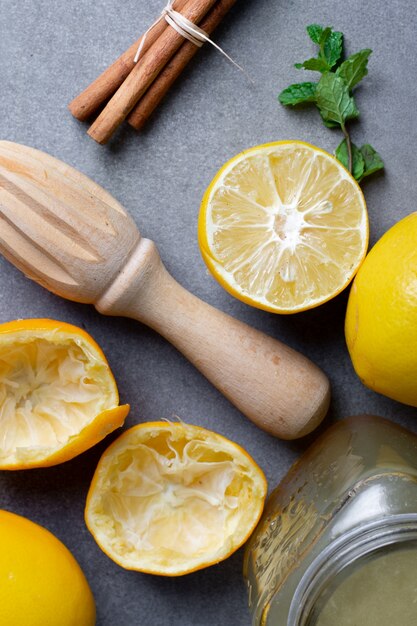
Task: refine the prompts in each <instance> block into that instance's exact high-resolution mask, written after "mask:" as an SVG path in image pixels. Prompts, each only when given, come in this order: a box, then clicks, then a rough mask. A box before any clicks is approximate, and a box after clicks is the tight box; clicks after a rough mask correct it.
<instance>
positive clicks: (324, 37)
mask: <svg viewBox="0 0 417 626" xmlns="http://www.w3.org/2000/svg"><path fill="white" fill-rule="evenodd" d="M331 32H332V29H331V27H330V26H326V28H323V30H322V31H321V35H320V39H319V46H320V48H321V49H323V46H324V44H325V43H326V41H327V38H328V37H329V35H330V33H331Z"/></svg>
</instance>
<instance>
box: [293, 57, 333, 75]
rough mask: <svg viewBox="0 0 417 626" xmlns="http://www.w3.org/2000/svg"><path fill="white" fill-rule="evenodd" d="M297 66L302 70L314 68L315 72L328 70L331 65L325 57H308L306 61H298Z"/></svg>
mask: <svg viewBox="0 0 417 626" xmlns="http://www.w3.org/2000/svg"><path fill="white" fill-rule="evenodd" d="M295 67H296V68H297V69H298V70H300V69H302V68H304V69H305V70H312V71H313V72H322V73H323V72H327V71H328V70H329V69H330V67H329V66H328V65H327V63H326V61H325V60H324V59H307V61H304V63H296V64H295Z"/></svg>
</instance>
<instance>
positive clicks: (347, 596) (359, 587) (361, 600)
mask: <svg viewBox="0 0 417 626" xmlns="http://www.w3.org/2000/svg"><path fill="white" fill-rule="evenodd" d="M362 563H363V561H362ZM308 623H309V626H336V625H337V626H416V625H417V548H415V547H414V548H410V549H403V550H394V551H391V552H388V553H385V554H381V555H380V556H376V557H374V558H372V560H370V561H368V562H366V563H364V564H362V565H361V566H359V567H357V568H356V569H354V570H353V571H352V573H351V574H348V575H347V577H346V578H345V579H344V580H343V581H342V582H341V583H340V584H339V585H338V586H337V587H336V589H335V590H334V591H333V592H332V593H331V595H330V596H329V597H328V599H327V600H326V601H325V603H324V605H323V604H322V608H321V610H320V613H319V615H317V613H316V612H315V616H313V618H312V620H310V621H309V622H308Z"/></svg>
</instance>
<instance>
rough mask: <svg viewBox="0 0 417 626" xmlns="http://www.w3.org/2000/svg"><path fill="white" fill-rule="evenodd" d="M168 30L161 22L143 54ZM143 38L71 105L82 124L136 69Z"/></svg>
mask: <svg viewBox="0 0 417 626" xmlns="http://www.w3.org/2000/svg"><path fill="white" fill-rule="evenodd" d="M186 2H187V0H177V1H176V3H175V5H174V9H175V10H176V11H181V10H182V8H183V7H184V6H185V4H186ZM167 28H168V24H167V23H166V21H165V20H161V21H160V22H158V24H156V25H155V27H154V28H152V30H151V31H149V33H148V35H147V37H146V39H145V43H144V45H143V48H142V54H145V52H146V51H147V50H149V48H150V47H151V46H152V45H153V44H154V43H155V41H156V40H157V39H158V37H159V36H160V35H161V34H162V33H163V32H164V30H166V29H167ZM142 37H143V36H142ZM142 37H139V39H138V40H137V41H135V43H134V44H132V45H131V46H130V48H129V49H128V50H126V52H124V53H123V54H122V55H121V56H120V57H119V58H118V59H116V61H114V63H113V64H112V65H110V67H108V68H107V69H106V70H104V72H103V73H102V74H100V76H98V77H97V78H96V79H95V81H93V82H92V83H91V84H90V85H89V86H88V87H87V88H86V89H84V91H82V92H81V93H80V94H79V95H78V96H77V97H76V98H74V100H72V102H70V103H69V105H68V108H69V110H70V111H71V113H72V115H73V116H74V117H76V118H77V120H80V121H81V122H84V121H86V120H88V118H90V117H91V116H92V114H93V113H95V112H96V111H97V109H98V108H99V107H100V106H101V105H102V104H104V103H105V102H106V101H107V100H108V99H109V98H111V96H112V95H113V94H114V93H115V92H116V91H117V89H118V88H119V87H120V85H121V84H122V83H123V81H124V80H125V78H126V77H127V76H128V75H129V74H130V72H131V71H132V69H133V68H134V67H135V63H134V61H133V59H134V58H135V55H136V51H137V49H138V48H139V45H140V43H141V41H142Z"/></svg>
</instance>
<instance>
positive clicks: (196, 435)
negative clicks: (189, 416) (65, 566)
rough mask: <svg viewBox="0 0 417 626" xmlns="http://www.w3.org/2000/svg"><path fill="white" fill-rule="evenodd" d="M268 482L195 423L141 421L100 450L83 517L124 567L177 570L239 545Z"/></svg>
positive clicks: (239, 453)
mask: <svg viewBox="0 0 417 626" xmlns="http://www.w3.org/2000/svg"><path fill="white" fill-rule="evenodd" d="M266 489H267V487H266V480H265V477H264V475H263V473H262V471H261V470H260V469H259V467H258V466H257V465H256V463H255V462H254V461H253V459H252V458H251V457H250V456H249V455H248V454H247V453H246V452H245V451H244V450H243V449H242V448H240V447H239V446H238V445H237V444H235V443H233V442H231V441H229V440H227V439H225V438H224V437H222V436H220V435H218V434H216V433H213V432H211V431H208V430H205V429H203V428H199V427H197V426H191V425H188V424H183V423H180V424H171V423H166V422H152V423H145V424H141V425H139V426H136V427H134V428H131V429H130V430H128V431H126V432H125V433H123V435H121V436H120V437H119V438H118V439H117V440H116V441H115V442H114V443H113V444H112V445H111V446H110V448H109V449H108V450H107V451H106V452H105V453H104V455H103V456H102V458H101V460H100V462H99V465H98V467H97V470H96V473H95V476H94V479H93V482H92V484H91V487H90V491H89V495H88V499H87V506H86V522H87V526H88V528H89V529H90V531H91V533H92V534H93V536H94V538H95V539H96V541H97V543H98V544H99V546H100V547H101V548H102V549H103V550H104V552H106V553H107V555H108V556H109V557H110V558H111V559H113V560H114V561H115V562H116V563H118V564H119V565H121V566H122V567H124V568H126V569H133V570H138V571H142V572H148V573H153V574H160V575H165V576H177V575H181V574H186V573H188V572H191V571H194V570H197V569H200V568H202V567H206V566H208V565H211V564H213V563H217V562H219V561H221V560H223V559H225V558H226V557H227V556H229V555H230V554H232V552H234V551H235V550H237V549H238V548H239V547H240V546H241V545H242V544H243V543H244V541H245V540H246V539H247V538H248V536H249V535H250V534H251V532H252V531H253V529H254V527H255V525H256V523H257V522H258V520H259V517H260V515H261V513H262V509H263V505H264V500H265V496H266Z"/></svg>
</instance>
